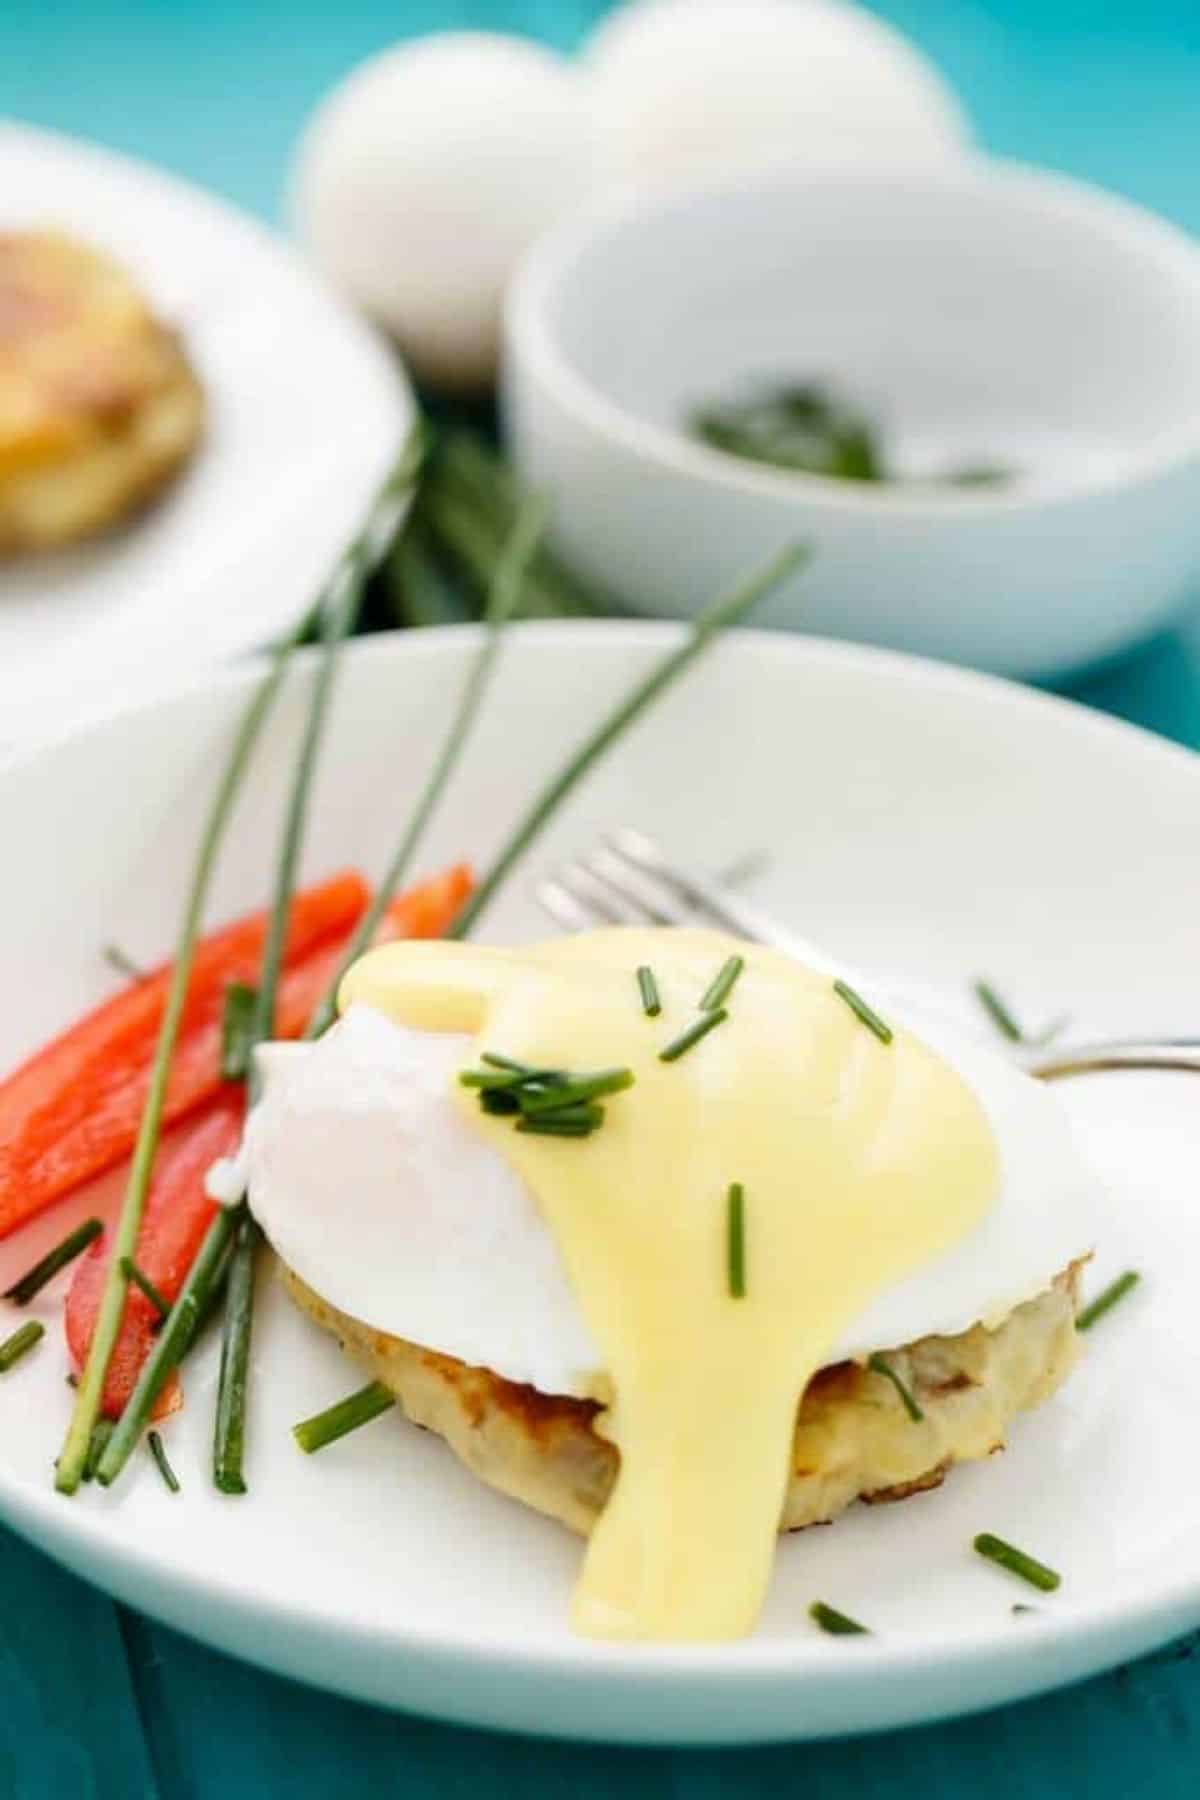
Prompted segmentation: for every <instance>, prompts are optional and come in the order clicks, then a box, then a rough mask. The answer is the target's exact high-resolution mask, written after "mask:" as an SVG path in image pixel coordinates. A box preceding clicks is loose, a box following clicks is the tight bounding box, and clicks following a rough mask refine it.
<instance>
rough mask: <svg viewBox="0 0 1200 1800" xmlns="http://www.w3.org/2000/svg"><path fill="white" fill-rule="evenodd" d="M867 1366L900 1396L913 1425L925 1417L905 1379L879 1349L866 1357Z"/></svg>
mask: <svg viewBox="0 0 1200 1800" xmlns="http://www.w3.org/2000/svg"><path fill="white" fill-rule="evenodd" d="M867 1367H868V1369H871V1370H873V1372H874V1373H875V1374H876V1375H882V1376H883V1378H884V1380H885V1381H890V1382H891V1384H892V1386H893V1387H894V1388H895V1390H896V1392H897V1394H899V1396H900V1400H901V1404H902V1405H903V1407H904V1410H905V1412H906V1413H907V1414H908V1416H909V1418H910V1419H911V1420H912V1422H913V1424H914V1425H919V1424H920V1423H921V1421H922V1419H923V1418H924V1417H925V1414H924V1413H923V1412H922V1411H921V1407H920V1404H919V1403H918V1400H917V1397H916V1395H915V1394H914V1393H913V1391H912V1389H911V1388H910V1387H909V1385H908V1383H907V1381H905V1380H904V1379H903V1377H902V1376H900V1375H898V1374H897V1373H896V1371H895V1369H893V1367H892V1365H891V1363H890V1362H889V1361H888V1360H887V1357H886V1356H882V1355H881V1354H880V1353H879V1351H878V1350H876V1352H875V1354H874V1355H873V1356H869V1357H868V1358H867Z"/></svg>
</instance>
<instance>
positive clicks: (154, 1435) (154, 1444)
mask: <svg viewBox="0 0 1200 1800" xmlns="http://www.w3.org/2000/svg"><path fill="white" fill-rule="evenodd" d="M146 1442H147V1444H148V1445H149V1446H150V1454H151V1456H152V1457H153V1458H154V1461H155V1463H156V1464H157V1465H158V1472H159V1474H160V1475H161V1476H162V1478H163V1483H164V1485H165V1487H166V1489H167V1492H168V1493H170V1494H177V1493H178V1492H179V1477H178V1475H177V1474H176V1473H175V1471H174V1469H173V1468H172V1467H171V1462H170V1458H169V1457H168V1455H167V1447H166V1445H165V1444H164V1443H163V1441H162V1438H161V1437H160V1436H159V1434H158V1432H157V1431H148V1432H147V1433H146Z"/></svg>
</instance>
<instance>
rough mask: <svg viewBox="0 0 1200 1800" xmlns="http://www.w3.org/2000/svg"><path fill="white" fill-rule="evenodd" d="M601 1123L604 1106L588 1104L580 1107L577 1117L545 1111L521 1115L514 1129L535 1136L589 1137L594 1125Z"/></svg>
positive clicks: (602, 1121) (594, 1127)
mask: <svg viewBox="0 0 1200 1800" xmlns="http://www.w3.org/2000/svg"><path fill="white" fill-rule="evenodd" d="M603 1123H604V1108H603V1107H602V1106H589V1107H580V1109H579V1115H578V1116H577V1117H573V1116H572V1115H571V1114H569V1113H546V1114H545V1115H544V1116H542V1117H538V1118H532V1119H531V1118H526V1117H522V1118H520V1119H518V1120H517V1122H516V1125H515V1127H514V1130H516V1131H524V1132H527V1133H530V1134H532V1135H534V1136H536V1137H591V1135H592V1133H593V1131H595V1129H596V1127H597V1126H598V1125H602V1124H603Z"/></svg>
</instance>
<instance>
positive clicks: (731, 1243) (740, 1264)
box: [725, 1181, 746, 1300]
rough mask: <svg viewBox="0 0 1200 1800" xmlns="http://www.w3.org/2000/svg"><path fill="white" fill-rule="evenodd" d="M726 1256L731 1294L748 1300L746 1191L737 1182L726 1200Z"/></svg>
mask: <svg viewBox="0 0 1200 1800" xmlns="http://www.w3.org/2000/svg"><path fill="white" fill-rule="evenodd" d="M725 1240H726V1255H727V1258H728V1263H729V1294H730V1298H731V1299H733V1300H744V1299H745V1298H746V1190H745V1189H744V1188H743V1186H742V1184H741V1182H740V1181H735V1182H733V1184H732V1185H731V1187H730V1189H729V1193H728V1196H727V1198H726V1226H725Z"/></svg>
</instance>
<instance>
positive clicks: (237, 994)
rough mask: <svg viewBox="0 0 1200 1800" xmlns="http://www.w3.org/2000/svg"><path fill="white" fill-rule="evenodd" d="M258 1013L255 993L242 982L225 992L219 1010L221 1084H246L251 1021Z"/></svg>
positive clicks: (251, 1038)
mask: <svg viewBox="0 0 1200 1800" xmlns="http://www.w3.org/2000/svg"><path fill="white" fill-rule="evenodd" d="M257 1011H258V991H257V989H256V988H252V987H250V986H248V985H247V983H246V982H244V981H234V982H231V983H230V985H229V986H228V987H227V988H226V990H225V1004H224V1006H223V1008H222V1010H221V1078H222V1080H223V1081H245V1079H246V1076H247V1075H248V1074H249V1072H250V1057H251V1053H252V1051H253V1049H254V1019H255V1015H256V1013H257Z"/></svg>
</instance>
